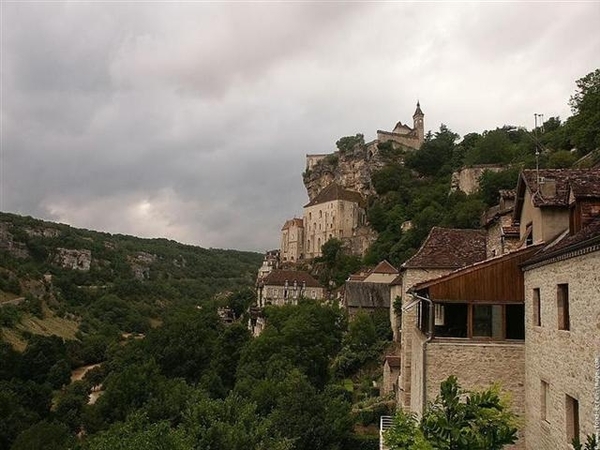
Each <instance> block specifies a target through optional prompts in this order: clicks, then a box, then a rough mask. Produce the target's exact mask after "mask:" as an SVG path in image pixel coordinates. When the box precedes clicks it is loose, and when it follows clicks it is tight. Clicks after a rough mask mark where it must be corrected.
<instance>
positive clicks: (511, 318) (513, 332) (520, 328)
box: [505, 303, 525, 340]
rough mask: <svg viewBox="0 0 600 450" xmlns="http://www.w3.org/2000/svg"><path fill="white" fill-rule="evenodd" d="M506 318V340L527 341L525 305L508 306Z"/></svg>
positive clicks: (506, 307)
mask: <svg viewBox="0 0 600 450" xmlns="http://www.w3.org/2000/svg"><path fill="white" fill-rule="evenodd" d="M505 316H506V319H505V320H506V327H505V334H506V336H505V337H506V339H519V340H523V339H525V305H524V304H522V303H521V304H517V305H506V306H505Z"/></svg>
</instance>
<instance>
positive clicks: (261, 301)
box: [257, 269, 325, 308]
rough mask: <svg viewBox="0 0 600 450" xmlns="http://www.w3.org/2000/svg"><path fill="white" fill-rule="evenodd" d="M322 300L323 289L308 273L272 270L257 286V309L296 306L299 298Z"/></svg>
mask: <svg viewBox="0 0 600 450" xmlns="http://www.w3.org/2000/svg"><path fill="white" fill-rule="evenodd" d="M302 297H304V298H309V299H323V298H324V297H325V289H324V288H323V286H321V284H320V283H319V282H318V281H317V280H315V279H314V278H313V277H312V276H311V275H310V274H309V273H308V272H304V271H301V270H279V269H277V270H272V271H271V272H270V273H269V274H268V275H267V276H266V277H264V278H263V279H262V280H261V282H260V283H259V286H258V301H257V303H258V307H259V308H261V307H263V306H265V305H287V304H297V303H298V299H300V298H302Z"/></svg>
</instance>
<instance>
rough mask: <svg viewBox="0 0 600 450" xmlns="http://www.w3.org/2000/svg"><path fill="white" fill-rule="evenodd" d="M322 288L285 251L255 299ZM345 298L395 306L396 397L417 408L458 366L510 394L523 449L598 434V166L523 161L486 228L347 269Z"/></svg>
mask: <svg viewBox="0 0 600 450" xmlns="http://www.w3.org/2000/svg"><path fill="white" fill-rule="evenodd" d="M324 296H325V290H324V288H323V287H322V286H320V285H319V283H318V282H317V281H316V280H315V279H314V278H313V277H311V276H310V275H309V274H308V273H305V272H300V271H289V270H280V269H278V268H277V266H276V264H275V265H273V266H272V267H271V270H270V271H269V273H268V274H267V275H265V276H263V277H261V278H260V282H259V306H260V305H265V304H269V303H271V304H284V303H293V302H295V301H297V299H298V298H299V297H308V298H324ZM342 299H343V300H342V301H343V305H344V306H345V307H346V308H347V309H348V313H349V315H350V316H352V315H353V314H355V313H356V312H357V311H361V310H362V311H372V310H375V309H381V308H385V309H387V310H389V312H390V321H391V325H392V329H393V335H394V341H395V342H396V346H395V347H394V348H396V349H397V350H396V351H395V353H394V354H390V355H388V356H387V357H386V358H385V361H384V370H383V373H384V376H383V383H382V386H381V387H382V391H383V394H384V395H386V394H387V395H390V396H393V397H394V398H395V399H396V402H397V406H398V408H403V409H404V410H406V411H412V412H414V413H416V414H421V413H422V412H423V410H424V408H425V407H426V405H427V404H428V402H431V401H433V400H434V399H435V396H436V395H437V393H438V392H439V385H440V383H441V381H443V380H444V379H446V378H447V377H448V376H449V375H455V376H457V377H458V379H459V382H460V383H461V385H462V386H463V387H464V388H467V389H481V388H487V387H489V386H491V385H493V384H499V385H500V386H501V388H502V390H503V391H504V392H505V393H507V394H508V397H509V398H510V400H511V403H512V409H513V411H515V412H516V413H517V414H518V415H519V416H520V417H521V418H522V419H523V420H522V423H521V430H520V439H519V441H518V442H517V443H516V445H515V446H514V448H517V449H523V448H526V449H540V448H544V449H567V448H571V447H570V443H571V441H572V439H573V438H574V437H576V436H580V437H581V438H584V437H585V436H586V435H588V434H594V433H596V434H598V433H600V169H598V168H595V169H556V170H539V171H536V170H523V171H522V172H521V174H520V176H519V180H518V183H517V186H516V189H515V190H514V191H512V190H511V191H508V190H507V191H501V192H500V204H499V205H498V206H496V207H494V208H491V209H490V210H489V211H487V212H486V214H485V215H484V217H483V219H482V228H481V229H477V230H465V229H447V228H440V227H434V228H433V229H432V230H431V232H430V233H429V235H428V237H427V238H426V239H425V241H424V242H423V244H422V246H421V248H420V249H419V250H418V251H417V253H416V254H415V255H414V256H413V257H412V258H410V259H409V260H407V261H406V262H405V263H404V264H402V266H401V267H398V268H396V267H394V266H392V265H391V264H389V263H388V262H387V261H383V262H381V263H380V264H378V265H377V266H376V267H375V268H374V269H372V270H369V271H365V272H362V273H358V274H354V275H351V276H350V277H349V279H348V280H347V282H346V284H345V287H344V292H343V296H342ZM263 326H264V324H263Z"/></svg>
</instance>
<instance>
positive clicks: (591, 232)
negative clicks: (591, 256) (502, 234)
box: [525, 217, 600, 266]
mask: <svg viewBox="0 0 600 450" xmlns="http://www.w3.org/2000/svg"><path fill="white" fill-rule="evenodd" d="M588 244H589V246H592V245H600V217H598V218H596V219H594V220H593V221H592V222H591V223H590V224H589V225H588V226H587V227H585V228H582V229H581V230H580V231H579V232H577V233H575V234H574V235H572V236H571V235H569V234H568V233H563V234H562V235H560V236H559V237H558V238H557V239H556V240H554V241H553V242H551V243H550V244H548V245H547V246H545V247H544V248H543V249H542V250H541V251H539V252H538V253H537V254H536V255H535V256H533V258H531V260H530V261H527V263H526V264H525V265H526V266H527V265H532V264H534V263H538V262H542V261H546V260H549V259H552V258H554V257H557V256H560V255H564V254H566V253H568V252H570V251H572V250H578V249H580V248H583V247H587V246H588Z"/></svg>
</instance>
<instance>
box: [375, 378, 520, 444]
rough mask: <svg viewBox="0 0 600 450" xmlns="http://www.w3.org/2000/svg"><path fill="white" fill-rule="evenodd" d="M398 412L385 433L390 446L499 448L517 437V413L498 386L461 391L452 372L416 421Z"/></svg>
mask: <svg viewBox="0 0 600 450" xmlns="http://www.w3.org/2000/svg"><path fill="white" fill-rule="evenodd" d="M399 415H400V417H397V418H396V419H395V421H394V425H393V426H392V427H391V429H390V430H389V431H388V432H387V433H386V442H387V444H388V445H389V447H390V449H391V450H400V449H409V450H429V449H438V450H500V449H502V448H504V447H505V446H506V445H509V444H513V443H514V442H515V441H516V440H517V428H516V427H515V423H516V416H515V415H514V413H512V412H511V411H510V410H508V409H507V408H506V406H505V405H504V404H503V402H502V401H501V399H500V395H499V390H498V388H497V387H492V388H490V389H487V390H484V391H481V392H472V391H464V390H462V389H461V388H460V386H459V384H458V381H457V379H456V377H454V376H450V377H449V378H448V379H447V380H445V381H443V382H442V384H441V386H440V394H439V395H438V396H437V397H436V399H435V401H434V402H433V403H432V404H430V405H428V407H427V409H426V411H425V413H424V414H423V417H422V419H421V421H420V423H419V424H417V422H416V420H415V419H414V417H411V416H406V415H405V414H404V413H403V412H400V413H399Z"/></svg>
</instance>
